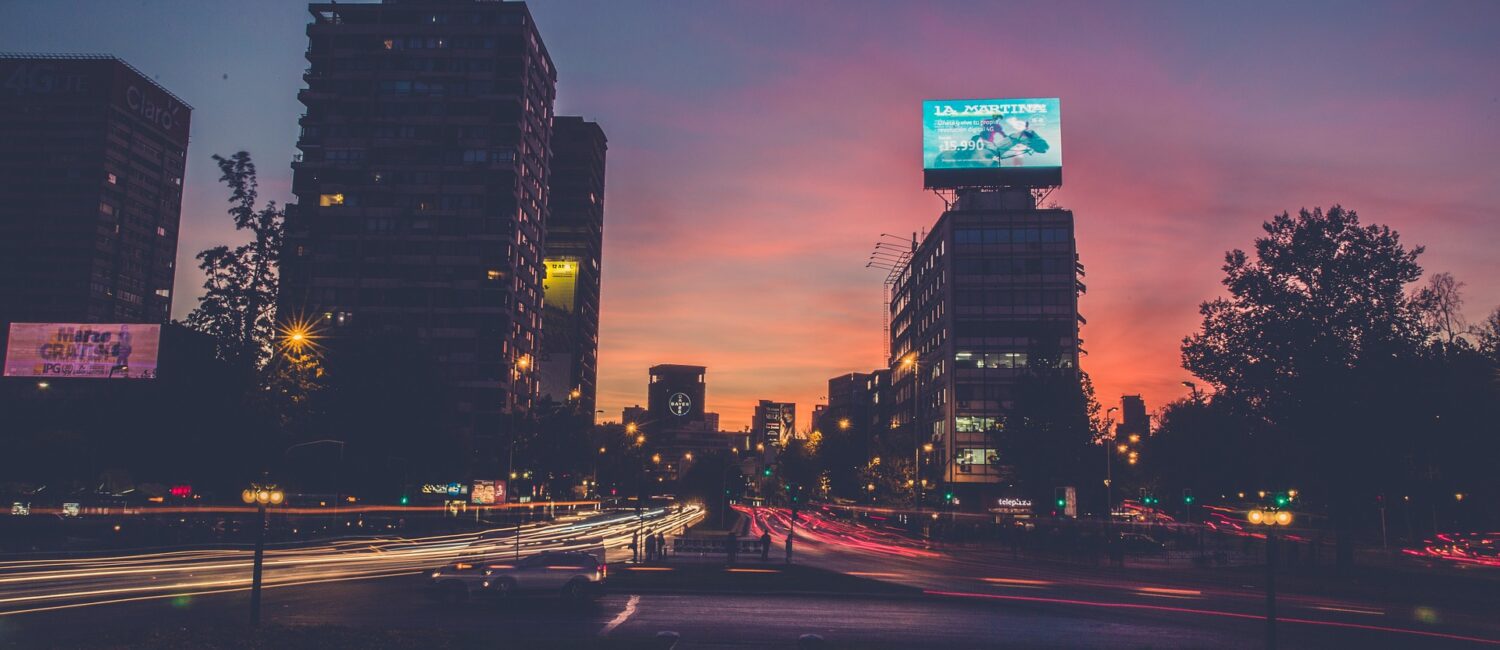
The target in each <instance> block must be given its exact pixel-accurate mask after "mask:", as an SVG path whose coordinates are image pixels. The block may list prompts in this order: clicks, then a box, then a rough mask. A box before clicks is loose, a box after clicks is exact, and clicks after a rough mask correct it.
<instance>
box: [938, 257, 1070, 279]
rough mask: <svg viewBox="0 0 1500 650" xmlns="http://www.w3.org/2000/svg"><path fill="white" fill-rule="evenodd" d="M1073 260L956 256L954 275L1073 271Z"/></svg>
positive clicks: (1033, 273)
mask: <svg viewBox="0 0 1500 650" xmlns="http://www.w3.org/2000/svg"><path fill="white" fill-rule="evenodd" d="M1075 270H1076V267H1075V265H1074V263H1073V260H1071V259H1068V258H1066V257H958V258H957V259H955V260H953V273H954V274H956V275H1040V274H1062V273H1073V272H1074V271H1075Z"/></svg>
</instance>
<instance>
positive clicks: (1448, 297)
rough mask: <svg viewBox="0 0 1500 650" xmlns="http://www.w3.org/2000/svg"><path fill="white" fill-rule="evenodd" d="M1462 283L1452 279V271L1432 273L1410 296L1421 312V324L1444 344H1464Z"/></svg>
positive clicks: (1465, 331)
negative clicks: (1423, 285) (1423, 284)
mask: <svg viewBox="0 0 1500 650" xmlns="http://www.w3.org/2000/svg"><path fill="white" fill-rule="evenodd" d="M1463 288H1464V283H1462V282H1459V281H1458V280H1455V279H1454V278H1453V274H1452V273H1448V272H1443V273H1437V274H1434V275H1433V276H1432V277H1431V278H1428V280H1427V286H1425V287H1423V288H1422V289H1420V290H1418V291H1417V293H1416V294H1415V295H1414V296H1412V299H1413V300H1414V301H1415V302H1416V305H1417V309H1418V310H1419V311H1420V312H1421V314H1422V323H1423V325H1425V326H1426V327H1427V329H1428V330H1430V331H1431V332H1433V333H1434V334H1435V335H1436V336H1437V337H1439V339H1440V340H1441V341H1442V342H1443V343H1444V344H1445V345H1450V346H1451V345H1465V344H1467V342H1466V341H1464V340H1463V339H1462V338H1461V335H1463V334H1465V333H1467V329H1468V328H1467V325H1466V324H1465V323H1464V315H1463V308H1464V298H1463Z"/></svg>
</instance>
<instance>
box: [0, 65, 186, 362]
mask: <svg viewBox="0 0 1500 650" xmlns="http://www.w3.org/2000/svg"><path fill="white" fill-rule="evenodd" d="M191 115H192V107H191V106H188V105H187V104H186V103H185V102H183V101H182V100H181V99H178V98H177V97H176V96H174V95H173V94H172V93H170V92H168V91H167V90H166V89H165V88H162V87H161V86H159V85H157V84H156V83H155V82H153V81H151V80H150V78H148V77H147V76H146V75H144V74H142V73H141V72H140V71H138V70H136V69H135V68H133V67H131V66H130V65H129V64H128V63H125V62H124V61H122V60H120V59H117V58H115V57H113V56H107V55H47V54H38V55H24V54H22V55H16V54H6V55H0V344H3V342H4V338H5V336H6V331H7V330H8V327H7V325H8V324H9V323H11V322H76V323H111V322H116V323H160V322H164V321H166V320H167V319H168V318H169V317H170V316H171V312H172V278H173V273H174V266H175V264H176V259H177V226H178V222H179V219H180V216H181V207H182V177H183V169H184V161H185V159H186V155H187V146H188V126H189V122H190V120H191ZM0 349H3V348H0Z"/></svg>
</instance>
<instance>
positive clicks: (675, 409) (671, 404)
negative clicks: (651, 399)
mask: <svg viewBox="0 0 1500 650" xmlns="http://www.w3.org/2000/svg"><path fill="white" fill-rule="evenodd" d="M692 407H693V400H691V399H689V398H688V396H687V393H672V397H670V398H668V399H667V410H668V411H671V412H672V415H677V416H683V415H687V414H688V409H690V408H692Z"/></svg>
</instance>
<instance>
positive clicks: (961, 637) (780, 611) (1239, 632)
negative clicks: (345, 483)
mask: <svg viewBox="0 0 1500 650" xmlns="http://www.w3.org/2000/svg"><path fill="white" fill-rule="evenodd" d="M420 587H421V582H420V580H418V579H417V578H414V577H397V578H386V579H378V580H366V581H358V582H348V583H338V584H321V585H312V586H304V587H297V588H288V589H273V590H271V591H269V592H267V596H266V608H267V609H266V617H267V622H268V623H274V624H279V625H312V624H335V625H346V626H363V627H396V628H410V629H437V630H444V631H472V632H479V633H483V635H484V636H485V637H486V638H491V639H493V640H494V641H495V646H494V647H526V644H525V642H526V641H527V640H544V639H545V640H557V639H577V640H579V641H580V642H581V641H583V640H593V639H597V638H601V637H602V638H604V639H607V640H608V639H614V640H631V639H649V638H651V637H653V636H655V635H656V634H657V633H658V632H661V631H673V632H677V633H678V634H680V635H681V639H682V642H681V645H680V646H679V647H683V648H695V647H696V648H705V647H785V648H791V647H795V643H796V640H797V637H799V636H800V635H803V634H818V635H821V636H823V637H824V638H825V639H826V640H827V641H829V642H831V643H834V644H840V645H847V646H848V647H889V648H907V647H955V648H959V647H962V648H968V647H996V646H1003V647H1004V646H1008V647H1100V648H1104V647H1109V648H1118V647H1209V646H1213V647H1222V648H1261V647H1264V646H1263V643H1264V642H1263V637H1262V634H1263V624H1262V623H1261V621H1260V620H1259V619H1257V618H1255V617H1232V616H1222V615H1215V614H1205V613H1195V612H1192V611H1189V610H1188V609H1187V608H1183V609H1181V610H1179V609H1177V608H1175V607H1163V608H1160V609H1119V608H1112V607H1102V606H1080V605H1076V604H1072V603H1049V602H1018V601H1001V600H988V599H985V598H983V597H977V596H971V597H940V596H932V595H913V596H904V597H886V598H867V597H859V596H833V595H830V596H799V595H753V596H752V595H736V594H702V593H695V594H651V593H647V594H611V595H609V596H606V597H604V598H602V599H601V600H600V601H599V602H598V603H596V604H594V605H591V606H584V607H581V608H569V607H563V606H560V605H559V603H558V602H557V601H555V600H552V599H536V600H529V601H520V602H512V603H482V602H481V603H469V604H463V605H445V604H439V603H436V602H433V601H429V600H427V599H426V598H424V597H423V596H422V595H421V592H420ZM1166 602H1175V601H1166ZM1215 604H1217V603H1205V604H1204V606H1213V605H1215ZM247 607H248V604H247V597H246V596H245V594H243V593H235V594H222V595H210V596H198V597H183V598H179V599H172V600H157V601H147V602H138V603H130V604H123V605H114V606H108V607H101V608H97V609H93V610H91V611H90V612H89V619H88V620H89V621H90V623H89V625H87V626H79V625H76V624H75V623H76V621H77V620H78V615H77V613H76V612H67V611H60V612H47V613H39V614H30V615H26V616H19V617H4V618H0V634H3V639H0V643H8V644H10V646H9V647H18V648H30V647H67V646H69V645H72V644H74V643H82V642H83V641H85V640H97V639H98V638H99V631H100V630H109V631H110V638H116V639H121V638H129V635H130V634H131V633H132V632H133V631H139V630H143V629H146V628H148V627H153V626H154V627H168V628H170V627H173V626H201V627H209V628H213V627H218V626H222V627H223V628H224V629H229V630H233V629H236V628H237V627H238V626H240V625H243V623H244V616H245V613H246V609H247ZM1280 640H1281V642H1282V647H1288V648H1330V647H1365V648H1368V647H1407V648H1415V647H1421V648H1448V647H1452V648H1461V647H1481V646H1482V645H1483V644H1478V643H1474V642H1464V641H1461V640H1457V639H1449V638H1442V637H1433V636H1421V637H1418V636H1411V635H1400V634H1391V633H1388V632H1382V631H1378V630H1370V629H1362V628H1349V627H1331V626H1326V625H1306V624H1284V625H1283V626H1282V628H1281V629H1280ZM0 647H6V646H0Z"/></svg>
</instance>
